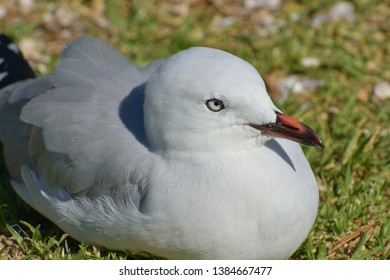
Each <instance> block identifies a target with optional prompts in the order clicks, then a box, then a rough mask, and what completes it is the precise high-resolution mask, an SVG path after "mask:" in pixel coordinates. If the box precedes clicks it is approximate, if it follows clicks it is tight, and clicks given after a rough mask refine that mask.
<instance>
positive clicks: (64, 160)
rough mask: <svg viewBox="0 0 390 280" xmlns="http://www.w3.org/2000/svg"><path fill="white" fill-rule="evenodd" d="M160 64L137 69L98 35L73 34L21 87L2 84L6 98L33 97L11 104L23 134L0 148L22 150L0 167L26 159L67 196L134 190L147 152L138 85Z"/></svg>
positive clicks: (17, 165) (140, 183) (139, 182)
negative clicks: (50, 65)
mask: <svg viewBox="0 0 390 280" xmlns="http://www.w3.org/2000/svg"><path fill="white" fill-rule="evenodd" d="M160 63H161V61H157V62H154V63H152V64H151V65H150V66H148V67H146V68H144V69H139V68H137V67H135V66H134V65H132V64H130V63H129V62H128V60H127V59H126V58H125V57H124V56H123V55H122V54H120V53H119V52H118V51H116V50H115V49H114V48H112V47H111V46H109V45H108V44H106V43H105V42H103V41H100V40H97V39H95V38H92V37H83V38H81V39H78V40H76V41H75V42H74V43H72V44H71V45H70V46H69V47H68V48H67V49H66V50H65V51H64V52H63V55H62V59H61V63H60V64H59V66H58V67H57V68H56V70H55V73H54V74H53V75H52V76H45V77H44V78H39V79H35V80H33V81H32V82H30V83H32V86H31V85H30V86H31V88H32V89H33V90H32V91H29V89H28V87H23V88H24V89H23V91H27V93H26V92H24V93H23V94H22V91H21V90H19V92H20V93H16V92H15V91H12V90H10V92H11V93H10V96H8V103H10V101H11V100H16V101H17V100H21V99H23V98H27V99H29V98H31V97H33V98H32V99H31V101H29V102H28V103H27V104H26V105H24V104H22V105H21V106H19V107H18V108H16V107H15V108H13V110H16V111H18V110H19V111H18V112H20V109H21V108H22V110H21V117H20V119H21V120H22V122H24V123H22V122H20V120H18V121H17V122H18V123H17V129H18V133H19V134H24V135H18V136H15V137H16V139H13V141H15V142H14V143H20V145H19V146H20V147H16V146H17V144H15V145H14V144H12V142H11V140H8V141H3V140H2V141H3V142H4V143H5V144H4V146H5V150H6V149H7V146H9V147H10V148H9V149H10V150H11V149H14V151H13V152H12V153H10V154H11V155H14V154H15V153H16V152H19V153H21V154H23V155H22V156H20V159H19V161H18V162H16V163H14V164H13V165H12V164H11V165H12V166H11V167H10V166H8V169H12V170H13V172H11V173H17V172H20V169H21V166H22V165H23V164H24V165H25V164H26V163H27V164H28V165H29V166H30V167H33V168H36V169H37V170H38V172H39V173H40V175H41V176H42V178H43V179H44V181H45V183H46V184H48V185H49V186H63V187H65V188H66V189H67V191H68V192H70V193H72V194H87V195H97V194H101V193H104V192H106V191H108V190H110V189H111V188H114V187H125V186H128V185H129V183H130V184H133V185H138V186H139V187H140V188H142V187H143V185H144V184H145V181H144V174H146V173H147V172H148V167H149V162H150V160H151V156H152V154H151V153H150V151H149V149H148V144H147V141H146V137H145V135H144V133H145V132H144V129H143V108H142V107H143V84H144V83H145V81H146V80H147V79H148V77H149V76H150V74H151V73H152V72H153V71H154V69H156V68H157V67H158V66H159V64H160ZM39 89H40V90H39ZM1 94H2V93H1ZM25 102H26V101H24V103H25ZM21 103H23V102H21ZM0 104H1V102H0ZM23 105H24V106H23ZM0 109H1V108H0ZM13 115H15V112H14V113H13ZM14 129H15V127H14ZM20 130H24V132H23V133H22V132H20ZM5 134H6V133H5ZM8 134H9V133H8ZM3 138H4V137H3ZM7 143H9V144H7ZM8 160H9V159H7V161H8ZM23 161H24V162H23ZM15 170H16V171H15ZM15 177H16V178H18V176H17V175H15Z"/></svg>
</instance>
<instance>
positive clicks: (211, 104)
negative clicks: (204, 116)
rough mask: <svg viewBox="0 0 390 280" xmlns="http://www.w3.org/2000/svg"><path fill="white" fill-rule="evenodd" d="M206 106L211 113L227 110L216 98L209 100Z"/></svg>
mask: <svg viewBox="0 0 390 280" xmlns="http://www.w3.org/2000/svg"><path fill="white" fill-rule="evenodd" d="M206 106H207V108H208V109H209V110H210V111H213V112H219V111H221V110H223V109H225V105H223V102H222V101H221V100H218V99H215V98H213V99H209V100H207V101H206Z"/></svg>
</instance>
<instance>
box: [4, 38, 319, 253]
mask: <svg viewBox="0 0 390 280" xmlns="http://www.w3.org/2000/svg"><path fill="white" fill-rule="evenodd" d="M0 77H1V78H0V85H1V86H2V89H1V91H0V141H1V142H2V144H3V154H4V158H5V163H6V167H7V169H8V172H9V174H10V177H11V185H12V187H13V188H14V189H15V191H16V193H17V194H18V195H19V196H20V197H21V198H22V199H23V200H24V201H25V202H27V203H28V204H29V205H30V206H32V207H33V208H34V209H36V210H37V211H38V212H39V213H41V214H42V215H44V216H46V217H47V218H49V219H50V220H51V221H52V222H53V223H55V224H57V225H58V226H59V227H60V228H61V229H62V230H63V231H65V232H66V233H68V234H70V235H71V236H72V237H73V238H75V239H76V240H79V241H83V242H85V243H87V244H94V245H97V246H102V247H105V248H108V249H112V250H129V251H132V252H147V253H149V254H152V255H155V256H160V257H163V258H168V259H286V258H289V257H290V256H291V255H292V254H293V253H294V251H296V249H297V248H298V247H299V246H300V244H301V243H302V242H303V241H304V240H305V238H306V237H307V235H308V233H309V231H310V230H311V227H312V225H313V223H314V221H315V218H316V215H317V208H318V187H317V183H316V180H315V176H314V174H313V172H312V170H311V167H310V165H309V163H308V161H307V159H306V157H305V155H304V154H303V152H302V150H301V147H300V145H299V144H304V145H309V146H315V147H320V148H323V147H324V143H323V142H322V140H321V139H320V137H319V136H318V135H317V134H316V133H315V132H314V131H313V130H312V129H311V128H310V127H309V126H307V125H305V124H303V123H301V122H299V121H298V120H296V119H294V118H292V117H290V116H288V115H286V114H284V113H282V111H281V110H279V109H278V108H277V107H276V106H275V105H274V104H273V102H272V101H271V99H270V97H269V96H268V94H267V90H266V87H265V84H264V82H263V80H262V78H261V76H260V75H259V74H258V72H257V71H256V69H255V68H254V67H253V66H252V65H251V64H249V63H248V62H246V61H244V60H242V59H240V58H238V57H237V56H235V55H232V54H230V53H227V52H225V51H222V50H218V49H213V48H206V47H192V48H189V49H187V50H183V51H180V52H178V53H177V54H174V55H173V56H171V57H169V58H165V59H160V60H156V61H154V62H151V63H150V64H148V65H147V66H145V67H142V68H141V67H137V66H135V65H134V64H132V63H130V62H129V61H128V60H127V59H126V57H124V56H123V55H122V54H121V53H120V52H118V51H117V50H116V49H114V48H113V47H112V46H110V45H109V44H107V43H106V42H104V41H102V40H99V39H97V38H94V37H89V36H86V37H81V38H78V39H76V40H75V41H74V42H72V43H71V44H70V45H69V46H68V47H66V49H65V50H64V51H63V53H62V56H61V61H60V63H59V65H58V66H57V67H56V68H55V70H54V72H53V74H49V75H44V76H41V77H36V76H35V74H34V72H33V71H32V70H31V68H30V66H29V65H28V64H27V62H26V61H25V60H24V58H23V55H22V54H21V53H20V50H19V49H18V48H17V46H16V45H15V43H13V42H12V41H11V40H10V39H9V38H8V37H7V36H5V35H1V37H0Z"/></svg>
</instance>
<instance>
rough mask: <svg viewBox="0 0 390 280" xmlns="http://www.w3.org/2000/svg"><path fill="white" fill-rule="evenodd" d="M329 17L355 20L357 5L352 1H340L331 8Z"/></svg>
mask: <svg viewBox="0 0 390 280" xmlns="http://www.w3.org/2000/svg"><path fill="white" fill-rule="evenodd" d="M329 18H330V19H332V20H338V19H345V20H347V21H354V20H355V7H354V6H353V4H352V3H350V2H347V1H339V2H337V3H335V4H334V5H333V6H332V8H331V9H330V12H329Z"/></svg>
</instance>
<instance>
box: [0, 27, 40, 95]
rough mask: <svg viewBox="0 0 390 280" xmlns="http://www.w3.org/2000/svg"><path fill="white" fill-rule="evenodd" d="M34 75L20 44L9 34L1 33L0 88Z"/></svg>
mask: <svg viewBox="0 0 390 280" xmlns="http://www.w3.org/2000/svg"><path fill="white" fill-rule="evenodd" d="M34 77H35V74H34V71H33V70H32V69H31V67H30V65H29V64H28V63H27V61H26V60H25V59H24V57H23V55H22V53H21V52H20V50H19V48H18V46H17V45H16V44H15V43H14V42H13V41H12V40H11V38H9V37H8V36H6V35H4V34H0V89H1V88H3V87H6V86H8V85H10V84H13V83H15V82H18V81H22V80H25V79H29V78H34Z"/></svg>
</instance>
